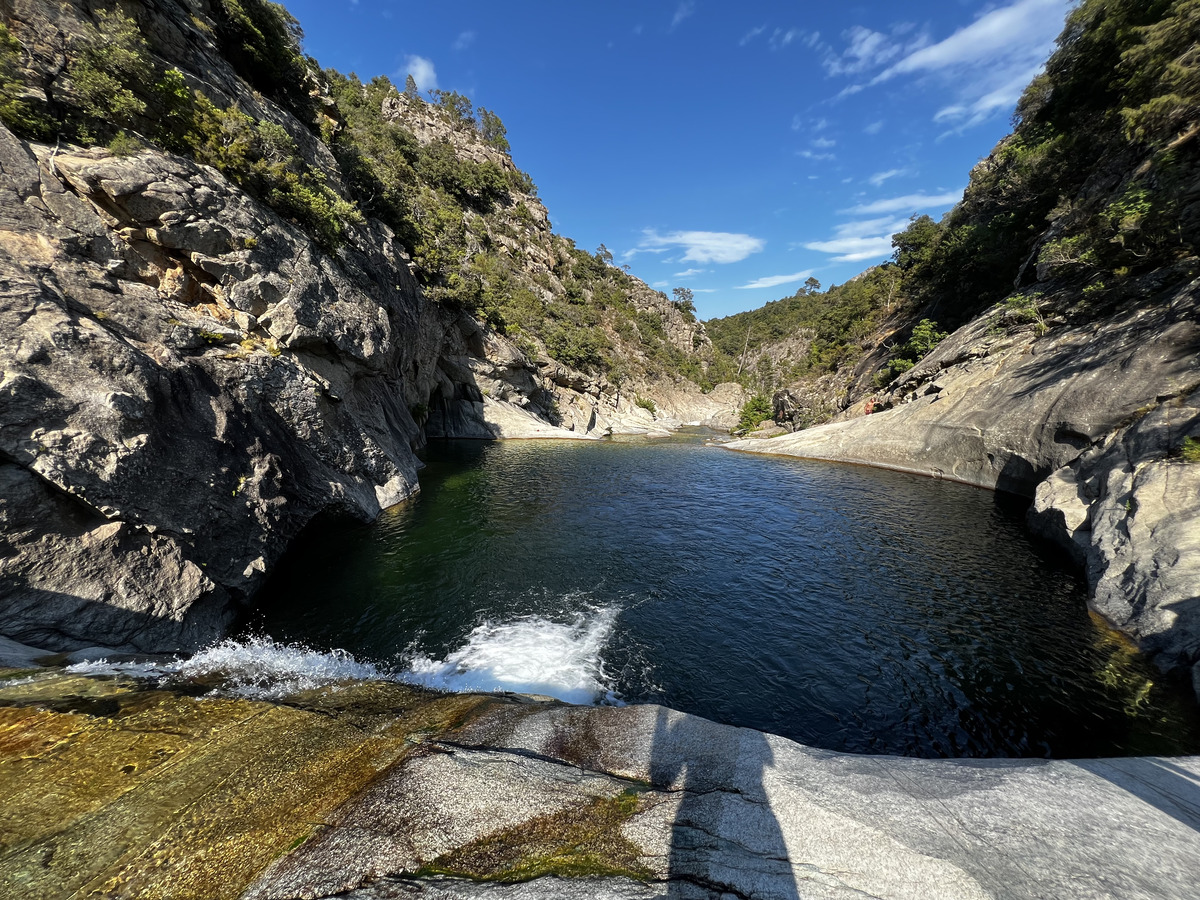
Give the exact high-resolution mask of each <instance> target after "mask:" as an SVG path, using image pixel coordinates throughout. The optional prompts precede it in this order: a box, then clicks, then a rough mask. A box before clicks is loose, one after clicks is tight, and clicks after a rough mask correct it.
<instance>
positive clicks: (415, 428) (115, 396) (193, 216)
mask: <svg viewBox="0 0 1200 900" xmlns="http://www.w3.org/2000/svg"><path fill="white" fill-rule="evenodd" d="M0 9H2V12H3V16H4V22H5V24H6V25H7V27H9V29H10V32H11V33H12V34H13V35H14V36H15V38H16V39H18V40H19V41H20V43H21V45H22V48H23V50H22V53H21V54H19V56H20V59H19V61H18V63H16V64H14V65H17V68H19V70H20V72H21V76H22V77H23V78H24V80H25V82H26V87H27V88H28V92H29V96H31V97H37V98H38V99H39V100H41V101H49V102H50V106H49V107H47V108H48V109H52V110H53V109H54V108H55V103H58V102H59V101H62V100H63V98H70V97H71V96H72V91H73V88H72V80H71V78H72V76H71V71H72V69H71V63H72V60H73V59H75V58H77V57H78V55H79V53H80V48H82V47H84V46H86V45H87V43H88V41H90V40H93V39H94V36H95V28H94V26H95V25H96V23H97V22H98V21H100V13H102V12H104V13H107V12H109V11H111V4H109V3H107V2H102V0H72V2H69V3H61V4H59V3H55V4H45V3H42V2H40V0H13V2H11V3H6V4H0ZM123 9H124V11H125V13H127V14H130V15H133V16H134V17H135V18H136V20H137V26H138V28H139V29H140V31H141V32H142V34H143V36H144V37H145V38H146V39H147V41H148V42H149V43H148V46H150V47H152V48H153V53H154V54H156V60H155V62H156V65H158V64H160V63H161V68H166V67H168V66H174V67H177V68H178V69H179V71H180V72H181V73H182V76H183V78H184V80H185V81H186V82H187V84H188V85H189V88H197V89H202V92H203V93H204V94H205V95H206V96H207V97H208V98H209V99H210V100H211V102H212V103H214V104H215V105H216V106H218V107H221V108H225V107H235V106H236V107H237V108H238V109H239V110H241V111H242V112H244V113H246V114H247V115H249V116H251V117H252V118H253V119H256V120H261V121H262V122H267V123H272V124H273V125H277V126H279V127H281V128H283V129H284V130H285V131H286V132H287V135H288V136H289V137H290V138H291V139H292V140H293V141H294V142H295V145H296V153H297V154H298V157H299V158H300V159H302V160H303V163H304V164H305V165H307V166H310V167H312V168H313V170H315V172H316V173H317V175H318V177H319V179H322V180H323V183H324V184H325V185H327V186H328V187H329V188H330V189H331V190H332V191H333V192H334V193H335V194H337V195H338V196H340V197H341V199H343V200H345V199H348V194H347V189H346V179H345V178H344V177H343V175H342V172H341V170H340V169H339V164H338V162H337V160H336V159H335V157H334V155H333V153H332V151H331V150H330V147H329V146H328V145H327V143H326V141H325V139H323V138H322V137H321V134H320V130H319V128H317V127H316V125H315V124H314V123H312V122H309V123H305V122H302V121H301V120H300V118H298V117H297V115H295V114H293V112H291V111H289V109H288V108H285V105H281V102H276V101H275V100H272V99H271V98H270V97H268V96H265V95H264V93H262V92H260V91H258V90H255V89H253V88H252V87H251V85H250V84H249V83H248V82H247V81H246V80H245V78H244V77H243V75H241V74H239V71H241V70H239V69H237V68H236V67H235V66H234V64H233V63H232V62H231V61H230V60H229V59H226V58H225V57H224V56H223V55H222V50H221V47H222V46H223V43H222V42H223V41H225V40H226V39H225V38H221V37H220V33H221V29H220V28H217V27H215V24H214V23H215V22H216V21H217V19H214V18H213V17H214V16H216V15H217V12H218V11H219V9H218V6H216V5H213V4H210V3H207V2H194V0H161V2H155V3H147V4H135V5H126V6H124V7H123ZM217 18H219V16H218V17H217ZM147 71H149V69H148V70H147ZM326 87H327V86H325V85H323V83H322V82H321V80H320V78H316V77H313V78H312V79H311V84H310V85H306V88H311V90H312V91H313V96H312V98H311V99H312V100H313V101H314V103H315V104H316V106H318V107H321V108H322V109H324V110H325V112H327V113H329V114H330V115H332V116H334V117H336V116H337V115H338V113H337V110H336V104H335V103H334V102H333V100H332V98H331V97H330V96H328V95H327V94H325V93H322V92H323V91H325V90H326ZM385 107H386V108H385V109H383V110H381V112H382V113H383V114H385V115H386V116H387V117H388V118H391V119H395V120H396V121H399V122H400V123H401V124H402V125H404V126H406V127H411V128H412V130H413V133H414V135H415V137H416V139H417V140H418V141H422V142H425V143H428V142H431V141H447V142H449V144H450V145H451V147H452V150H453V153H454V154H455V155H457V156H458V157H459V158H460V159H462V160H470V161H475V162H491V163H495V164H496V165H498V166H499V167H500V169H501V170H502V171H503V172H504V173H506V176H509V175H511V176H513V177H512V178H509V179H508V180H509V181H510V182H511V184H512V186H513V187H512V192H511V195H510V196H509V197H508V201H507V202H508V203H509V206H507V207H506V206H504V205H503V204H502V203H501V204H499V206H500V209H499V210H498V213H497V215H496V216H495V217H494V220H492V221H491V224H489V225H487V226H485V228H491V229H492V230H493V231H494V233H490V234H487V235H479V237H480V239H481V240H484V241H485V242H487V243H489V244H494V245H495V246H496V247H498V248H501V251H502V252H504V253H506V254H508V255H509V256H511V257H513V258H520V259H521V260H523V261H524V265H525V266H526V267H527V274H529V275H530V277H531V278H532V277H533V276H537V277H538V278H539V279H541V281H542V282H544V283H545V285H547V287H546V290H547V291H548V292H549V293H550V294H553V293H554V291H558V292H560V293H561V292H562V290H563V286H562V283H561V281H559V280H558V279H557V276H555V275H553V272H552V269H553V268H554V267H555V266H556V265H557V264H558V263H559V262H560V261H561V260H560V257H561V256H562V254H563V253H564V252H566V251H565V250H564V248H565V247H568V245H570V242H569V241H567V239H565V238H562V237H560V236H555V235H552V233H551V230H550V225H549V221H548V218H547V213H546V210H545V207H544V206H543V205H542V204H541V202H540V201H538V200H537V198H536V196H534V195H533V193H531V192H532V185H531V184H530V187H529V190H528V191H525V190H523V189H522V188H520V185H521V184H523V183H525V182H522V180H521V178H519V177H517V176H518V175H519V174H520V173H518V172H517V170H516V167H515V166H514V165H513V163H512V160H511V159H510V158H509V157H508V156H507V154H505V153H503V152H502V151H500V150H498V149H496V148H495V147H491V146H489V145H487V144H486V142H484V141H483V139H482V138H481V136H480V135H479V134H478V132H477V131H475V130H474V129H471V128H462V127H458V126H454V125H453V123H451V121H450V120H449V119H448V118H447V116H446V115H445V114H444V113H443V112H441V111H439V110H437V109H436V108H435V107H434V106H432V105H430V104H426V103H423V102H420V103H417V102H414V103H409V102H408V101H406V100H404V99H403V98H392V101H389V103H387V104H385ZM323 115H325V113H320V114H318V116H317V119H318V120H319V119H321V116H323ZM314 121H316V120H314ZM321 121H323V122H324V125H326V126H328V127H329V128H330V129H335V130H336V128H337V127H340V125H341V124H342V123H339V122H338V121H336V119H335V118H327V119H324V120H321ZM460 124H461V123H460ZM151 125H153V123H145V122H143V123H140V126H139V127H141V128H142V130H144V131H148V132H151V133H152V132H153V129H152V128H151ZM518 211H519V212H520V213H521V214H520V215H518ZM355 222H357V224H355ZM345 224H346V227H347V232H346V235H345V242H344V245H342V246H340V247H339V248H338V249H337V250H336V251H335V250H333V249H330V246H329V242H326V243H325V244H321V243H319V242H317V241H314V240H313V239H312V237H311V236H310V234H309V233H306V232H305V231H304V230H303V229H302V228H300V227H298V226H297V225H296V224H295V223H293V222H292V221H289V220H287V219H286V218H284V217H281V216H280V215H279V214H277V213H276V212H275V211H274V210H273V209H271V208H270V207H269V206H268V205H266V204H264V203H262V202H259V201H258V200H256V199H255V198H254V196H251V194H250V193H247V192H246V191H243V190H242V189H240V188H239V187H238V186H236V185H235V184H233V183H231V182H230V181H229V180H227V179H226V178H225V177H224V176H222V175H221V174H220V173H219V172H218V171H216V170H215V169H213V168H210V167H207V166H203V165H199V164H197V163H195V162H193V161H191V160H189V159H187V158H183V157H180V156H175V155H172V154H170V153H167V152H164V151H162V150H158V149H153V148H147V149H143V150H141V151H139V152H136V153H133V154H132V155H128V156H117V155H114V154H112V153H110V152H108V151H106V150H104V149H101V148H93V149H82V148H80V147H78V146H74V145H71V144H69V143H60V144H57V145H54V146H51V145H46V144H39V143H33V142H28V141H23V140H20V139H18V138H16V137H14V135H13V134H11V133H10V132H8V131H7V130H4V129H3V128H0V328H2V329H3V333H4V334H5V340H4V341H3V342H2V343H0V634H4V635H6V636H8V637H10V638H13V639H16V640H18V641H21V642H25V643H31V644H35V645H37V646H40V647H44V648H47V649H50V650H61V651H69V650H76V649H80V648H84V647H89V646H93V645H96V644H103V645H106V646H109V647H112V648H115V649H118V650H121V651H128V652H133V651H141V652H170V651H188V650H194V649H196V648H197V647H199V646H201V645H203V644H205V643H208V642H210V641H212V640H213V639H215V638H217V637H219V636H220V635H221V634H222V633H223V632H224V631H226V630H227V628H228V627H229V626H230V625H231V624H232V623H233V622H235V621H236V620H237V618H238V617H239V616H240V615H241V614H242V613H243V612H244V611H245V609H246V608H247V606H248V604H250V603H251V602H252V599H253V597H254V595H255V593H256V592H257V590H258V589H259V587H260V586H261V585H262V583H263V581H264V579H265V578H266V576H267V574H268V573H269V571H270V570H271V568H272V566H273V565H274V563H275V562H276V561H277V560H278V559H279V557H280V556H281V554H282V552H283V550H284V549H285V548H286V546H287V545H288V543H289V542H290V541H291V540H292V539H293V538H294V537H295V536H296V534H297V533H298V532H299V531H300V530H301V529H302V528H304V526H305V525H306V524H307V523H308V522H310V521H311V520H312V519H313V518H314V517H316V516H318V515H323V514H328V515H345V516H350V517H353V518H355V519H358V520H370V519H371V518H373V517H374V516H375V515H376V514H378V512H379V511H380V509H381V508H383V507H386V506H390V505H392V504H395V503H397V502H400V501H402V500H404V499H405V498H407V497H409V496H411V495H412V494H413V493H414V492H416V491H417V489H418V483H417V477H416V476H417V469H418V467H419V463H418V461H417V459H416V457H415V456H414V449H415V448H416V449H419V448H420V447H421V446H422V445H423V444H424V443H425V441H426V438H427V436H429V437H474V438H489V439H490V438H495V437H512V436H516V437H524V436H553V437H563V436H575V437H577V436H581V435H590V436H592V437H597V436H600V435H602V434H605V433H608V432H610V431H619V430H627V431H629V430H634V431H636V430H639V429H641V430H643V431H649V430H651V429H652V428H655V427H661V426H662V423H661V422H655V421H654V419H653V417H652V416H651V415H650V414H649V413H647V412H645V411H644V410H642V409H640V408H637V407H636V404H635V397H634V395H633V394H632V393H629V392H627V393H626V394H625V396H622V395H621V392H620V391H619V390H618V389H617V388H616V386H615V385H612V384H610V383H609V382H607V381H606V380H605V379H603V378H600V377H596V376H589V375H586V374H584V373H581V372H578V371H574V370H572V369H570V368H568V367H566V366H563V365H561V364H559V363H557V362H555V361H554V360H552V359H549V358H548V357H545V354H544V353H543V350H544V349H545V348H543V347H540V346H531V345H529V344H528V343H526V345H525V346H523V347H518V346H517V345H516V344H515V343H513V342H512V341H510V340H508V339H506V338H504V337H503V336H501V335H500V334H497V333H496V331H495V329H493V328H492V327H490V326H488V325H486V324H484V323H481V322H480V321H476V319H474V318H473V317H472V316H471V315H470V314H469V313H467V312H464V311H463V310H461V309H460V308H458V306H456V305H455V304H454V303H451V302H438V301H436V300H435V299H431V297H430V295H429V294H428V293H427V292H426V291H425V290H423V289H422V287H421V286H420V284H419V282H418V279H417V277H416V274H414V273H415V271H416V266H415V264H414V263H413V261H412V260H411V259H410V258H409V256H408V255H407V253H406V251H405V246H404V245H403V244H401V243H400V242H399V241H398V240H397V238H396V236H395V235H394V234H393V232H392V231H391V230H390V229H389V228H388V227H387V226H386V225H385V224H383V223H381V222H380V221H379V220H377V219H372V218H370V217H364V218H362V219H361V220H359V219H357V218H356V219H355V220H354V221H351V220H350V219H347V221H346V223H345ZM476 227H477V228H478V227H480V226H479V225H478V223H476ZM498 252H500V251H498ZM426 274H427V273H426ZM631 290H632V293H633V294H634V295H635V296H633V297H632V298H631V300H630V303H631V304H632V308H633V309H635V310H636V311H637V312H639V313H644V314H645V315H646V316H649V317H650V318H649V319H647V320H646V321H653V322H655V323H657V322H658V321H660V320H661V322H662V330H663V333H664V334H666V335H668V336H669V337H670V340H671V341H672V342H673V343H674V344H675V345H676V346H677V347H678V348H685V349H686V350H687V351H688V352H690V351H691V350H692V348H694V347H695V346H703V345H704V342H705V341H706V338H705V337H704V334H703V327H702V326H701V325H700V324H699V323H698V322H696V321H695V319H694V317H690V318H689V317H688V316H685V315H683V313H682V312H681V311H680V310H678V309H676V308H675V307H674V306H672V304H671V303H670V302H669V301H668V300H667V299H666V297H665V296H662V295H660V294H658V293H657V292H655V291H651V290H650V289H649V288H648V287H646V286H645V285H643V284H641V283H640V282H638V283H636V284H634V285H633V287H632V288H631ZM681 352H682V350H681ZM696 394H697V396H699V393H698V389H697V390H696ZM715 412H719V411H717V410H714V413H715ZM643 419H644V420H645V421H644V422H643V421H642V420H643ZM626 420H628V421H626Z"/></svg>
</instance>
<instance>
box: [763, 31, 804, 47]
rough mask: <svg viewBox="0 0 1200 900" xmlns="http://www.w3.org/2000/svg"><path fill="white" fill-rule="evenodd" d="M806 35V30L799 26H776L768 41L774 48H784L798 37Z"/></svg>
mask: <svg viewBox="0 0 1200 900" xmlns="http://www.w3.org/2000/svg"><path fill="white" fill-rule="evenodd" d="M799 37H804V32H803V31H801V30H800V29H799V28H788V29H786V30H785V29H783V28H776V29H775V30H774V31H773V32H772V33H771V37H770V40H769V41H768V43H769V44H770V45H771V49H772V50H782V49H783V48H784V47H786V46H787V45H788V44H790V43H791V42H792V41H794V40H796V38H799Z"/></svg>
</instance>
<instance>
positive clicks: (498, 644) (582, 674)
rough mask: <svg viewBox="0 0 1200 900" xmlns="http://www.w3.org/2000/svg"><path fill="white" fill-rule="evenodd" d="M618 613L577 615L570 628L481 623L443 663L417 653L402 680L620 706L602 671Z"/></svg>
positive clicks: (528, 620) (529, 620)
mask: <svg viewBox="0 0 1200 900" xmlns="http://www.w3.org/2000/svg"><path fill="white" fill-rule="evenodd" d="M616 619H617V610H616V609H613V608H611V607H610V608H603V609H599V610H596V611H595V612H594V613H593V615H591V616H585V615H582V614H579V615H576V616H575V618H574V620H573V621H572V622H570V623H567V624H563V623H560V622H553V621H551V620H549V619H546V618H543V617H541V616H527V617H524V618H521V619H518V620H516V621H513V622H507V623H502V624H497V623H494V622H484V623H483V624H482V625H479V626H477V627H476V628H475V629H474V630H473V631H472V632H471V633H470V634H469V635H467V642H466V644H464V645H463V646H462V647H460V648H459V649H457V650H454V651H452V652H451V653H448V654H447V655H446V657H445V658H444V659H432V658H430V657H428V656H424V655H421V654H416V655H413V656H412V657H410V659H409V661H408V668H407V670H406V671H405V672H403V673H402V674H401V676H400V677H401V678H402V679H403V680H404V681H408V682H411V683H415V684H421V685H424V686H426V687H431V688H436V689H438V690H446V691H512V692H514V693H520V694H546V695H548V696H551V697H557V698H558V699H560V700H565V701H566V702H568V703H596V702H602V703H610V704H612V703H618V702H619V700H618V698H617V696H616V694H615V692H614V691H613V690H612V688H611V686H610V684H609V681H608V678H607V676H606V675H605V672H604V662H603V658H602V652H603V650H604V646H605V644H607V643H608V639H609V637H610V636H611V635H612V630H613V626H614V625H615V624H616Z"/></svg>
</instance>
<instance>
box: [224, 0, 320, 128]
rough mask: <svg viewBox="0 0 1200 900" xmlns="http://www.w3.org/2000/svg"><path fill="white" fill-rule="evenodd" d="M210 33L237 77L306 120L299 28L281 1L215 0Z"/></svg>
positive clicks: (309, 106) (308, 106)
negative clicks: (214, 18)
mask: <svg viewBox="0 0 1200 900" xmlns="http://www.w3.org/2000/svg"><path fill="white" fill-rule="evenodd" d="M213 10H214V12H215V14H216V17H217V28H216V35H217V39H218V42H219V44H220V47H221V53H222V55H224V57H225V58H226V59H228V60H229V61H230V63H232V64H233V67H234V69H235V70H236V71H237V73H238V74H239V75H241V76H242V77H243V78H245V79H246V81H247V82H249V83H250V84H251V85H252V86H253V87H254V88H256V89H257V90H259V91H261V92H262V93H263V94H265V95H267V96H268V97H270V98H272V99H273V100H277V101H279V102H280V103H281V104H283V106H285V107H287V108H288V109H290V110H291V111H292V112H294V113H295V114H296V115H297V116H298V117H299V118H300V121H302V122H305V123H307V124H311V123H312V122H313V121H314V120H315V117H316V110H315V107H314V105H313V100H312V97H311V95H310V87H311V86H312V79H311V78H310V77H309V67H308V60H306V59H305V58H304V54H303V53H302V52H301V50H300V45H301V42H302V40H303V38H304V32H303V31H301V29H300V23H299V22H297V21H296V19H295V17H294V16H293V15H292V14H291V13H289V12H288V11H287V10H286V9H285V8H284V7H283V6H282V5H281V4H279V3H272V2H270V0H218V2H216V3H214V4H213Z"/></svg>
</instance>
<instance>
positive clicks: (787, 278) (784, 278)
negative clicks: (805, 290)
mask: <svg viewBox="0 0 1200 900" xmlns="http://www.w3.org/2000/svg"><path fill="white" fill-rule="evenodd" d="M811 274H812V269H805V270H804V271H803V272H796V273H794V274H792V275H768V276H767V277H766V278H759V279H757V280H756V281H751V282H750V283H749V284H740V285H738V287H737V289H738V290H739V291H756V290H758V289H759V288H773V287H779V285H781V284H794V283H795V282H797V281H803V280H804V279H805V278H807V277H808V276H809V275H811Z"/></svg>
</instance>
